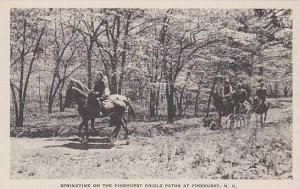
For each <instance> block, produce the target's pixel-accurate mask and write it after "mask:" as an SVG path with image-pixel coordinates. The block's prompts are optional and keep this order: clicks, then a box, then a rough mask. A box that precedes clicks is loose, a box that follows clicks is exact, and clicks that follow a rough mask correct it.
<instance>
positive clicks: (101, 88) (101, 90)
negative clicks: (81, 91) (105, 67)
mask: <svg viewBox="0 0 300 189" xmlns="http://www.w3.org/2000/svg"><path fill="white" fill-rule="evenodd" d="M94 92H98V95H97V96H98V97H106V96H109V95H110V91H109V88H108V79H107V77H106V76H103V78H102V79H101V80H100V79H99V80H97V81H96V83H95V86H94Z"/></svg>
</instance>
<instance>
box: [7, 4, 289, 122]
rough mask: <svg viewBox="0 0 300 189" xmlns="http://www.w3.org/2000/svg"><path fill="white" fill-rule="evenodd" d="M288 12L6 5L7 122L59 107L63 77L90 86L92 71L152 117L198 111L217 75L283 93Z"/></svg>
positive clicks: (285, 87) (218, 81)
mask: <svg viewBox="0 0 300 189" xmlns="http://www.w3.org/2000/svg"><path fill="white" fill-rule="evenodd" d="M291 17H292V11H291V10H290V9H53V8H50V9H11V13H10V70H11V74H10V75H11V78H10V89H11V114H12V117H13V118H14V122H13V125H14V126H17V127H22V126H23V120H24V114H26V112H28V111H29V110H30V109H34V110H35V111H37V110H38V111H44V110H46V111H45V113H52V112H53V111H54V109H53V108H55V107H58V109H55V110H59V111H64V106H63V103H64V102H63V99H64V95H65V89H66V86H65V84H66V83H67V82H68V81H69V78H70V76H71V77H73V78H76V79H78V80H81V81H82V82H83V83H85V84H86V85H87V86H88V87H89V88H93V85H94V81H95V76H96V75H97V73H98V72H99V71H100V70H104V71H105V73H106V75H107V76H108V79H109V87H110V90H111V92H112V93H118V94H123V95H125V96H128V97H130V98H131V100H132V101H133V103H134V104H139V105H140V106H141V107H143V108H145V109H146V112H147V114H148V115H149V116H151V117H154V116H158V115H160V114H162V112H166V113H167V115H168V116H167V117H168V120H167V121H168V122H169V123H172V122H173V119H174V117H175V116H184V115H185V114H187V111H188V110H192V112H193V115H197V114H198V113H199V112H201V111H202V110H204V109H205V108H206V106H207V101H208V97H209V94H210V91H211V90H212V85H213V83H214V81H215V84H216V88H218V86H219V85H220V84H221V83H222V78H229V79H230V81H231V83H232V84H233V86H235V85H236V83H237V82H243V83H245V84H249V85H250V86H251V87H252V88H253V89H254V88H255V87H257V82H258V81H259V80H260V79H263V80H264V81H265V83H266V86H267V89H268V93H269V96H270V97H279V96H289V95H291V93H292V18H291ZM216 76H218V77H216ZM215 78H217V79H215ZM218 78H221V79H218ZM141 109H142V108H141ZM137 111H139V110H137Z"/></svg>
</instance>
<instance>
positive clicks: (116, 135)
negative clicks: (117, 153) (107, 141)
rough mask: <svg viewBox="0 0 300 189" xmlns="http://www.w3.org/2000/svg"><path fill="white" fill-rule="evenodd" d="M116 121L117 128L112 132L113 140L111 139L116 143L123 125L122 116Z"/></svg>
mask: <svg viewBox="0 0 300 189" xmlns="http://www.w3.org/2000/svg"><path fill="white" fill-rule="evenodd" d="M115 123H116V128H115V129H114V130H113V132H112V135H111V138H112V141H111V143H114V142H115V141H116V140H117V137H118V134H119V131H120V129H121V125H122V118H121V117H120V118H117V120H116V122H115Z"/></svg>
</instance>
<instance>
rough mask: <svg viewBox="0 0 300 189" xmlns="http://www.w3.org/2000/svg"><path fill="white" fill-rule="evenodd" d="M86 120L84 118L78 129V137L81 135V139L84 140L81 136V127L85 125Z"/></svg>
mask: <svg viewBox="0 0 300 189" xmlns="http://www.w3.org/2000/svg"><path fill="white" fill-rule="evenodd" d="M83 123H84V121H83V120H82V122H81V123H80V124H79V129H78V137H79V141H80V142H82V140H83V137H82V136H81V129H82V126H83Z"/></svg>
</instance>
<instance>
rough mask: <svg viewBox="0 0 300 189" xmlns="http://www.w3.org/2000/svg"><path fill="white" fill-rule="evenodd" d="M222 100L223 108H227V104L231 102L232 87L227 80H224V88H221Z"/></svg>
mask: <svg viewBox="0 0 300 189" xmlns="http://www.w3.org/2000/svg"><path fill="white" fill-rule="evenodd" d="M222 98H223V104H224V106H225V107H229V106H230V104H229V103H230V102H231V100H232V86H231V85H230V84H229V80H228V79H225V81H224V86H223V88H222Z"/></svg>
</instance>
